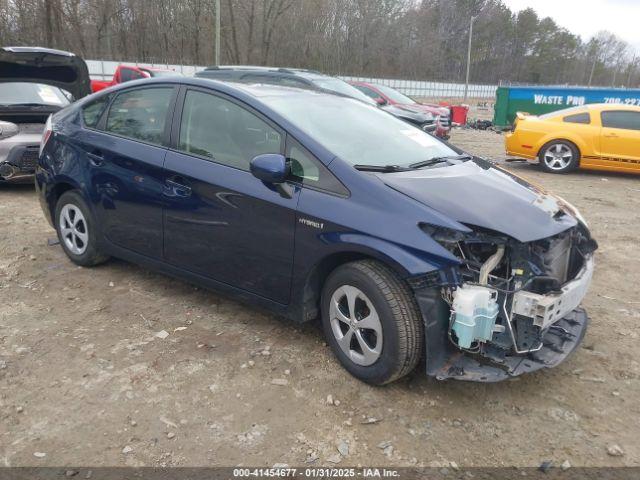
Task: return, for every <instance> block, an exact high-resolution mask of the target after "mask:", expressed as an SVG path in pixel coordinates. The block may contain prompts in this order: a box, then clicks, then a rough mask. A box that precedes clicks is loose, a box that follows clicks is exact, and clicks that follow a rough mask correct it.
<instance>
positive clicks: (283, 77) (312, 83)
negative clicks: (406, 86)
mask: <svg viewBox="0 0 640 480" xmlns="http://www.w3.org/2000/svg"><path fill="white" fill-rule="evenodd" d="M196 77H200V78H211V79H213V80H219V81H223V82H239V83H267V84H270V85H282V86H287V87H298V88H307V89H311V90H321V91H324V92H329V93H337V94H339V95H344V96H347V97H352V98H355V99H357V100H360V101H362V102H365V103H368V104H371V105H377V103H376V102H375V101H374V100H372V99H371V98H370V97H368V96H367V95H365V94H364V93H362V92H361V91H360V90H358V89H357V88H355V87H354V86H353V85H349V84H348V83H347V82H345V81H344V80H340V79H339V78H336V77H331V76H329V75H324V74H322V73H320V72H316V71H314V70H304V69H300V68H277V67H254V66H220V67H207V68H205V69H204V70H201V71H199V72H197V73H196ZM380 108H382V110H385V111H386V112H389V113H390V114H391V115H393V116H395V117H398V118H400V119H401V120H404V121H405V122H408V123H410V124H412V125H415V126H416V127H418V128H421V129H422V130H424V131H425V132H429V133H431V132H433V131H435V129H436V118H435V117H434V116H433V115H432V114H430V113H426V112H425V113H423V112H409V111H406V110H404V109H400V108H398V107H396V106H394V105H385V106H382V107H380Z"/></svg>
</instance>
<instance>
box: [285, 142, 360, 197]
mask: <svg viewBox="0 0 640 480" xmlns="http://www.w3.org/2000/svg"><path fill="white" fill-rule="evenodd" d="M286 156H287V160H288V161H289V162H290V165H291V177H292V178H291V180H293V181H295V182H300V183H302V184H303V185H306V186H309V187H313V188H317V189H320V190H326V191H328V192H332V193H336V194H338V195H348V194H349V192H348V191H347V189H346V188H345V187H344V186H343V185H342V183H340V182H339V181H338V180H337V179H336V177H334V176H333V174H332V173H331V172H330V171H329V170H328V169H327V168H326V167H325V166H324V165H323V164H322V163H321V162H320V161H318V160H316V159H315V157H313V156H312V155H311V154H310V153H309V152H307V150H306V149H304V148H303V147H302V146H301V145H300V144H298V143H297V142H296V141H295V140H292V139H289V140H288V141H287V155H286Z"/></svg>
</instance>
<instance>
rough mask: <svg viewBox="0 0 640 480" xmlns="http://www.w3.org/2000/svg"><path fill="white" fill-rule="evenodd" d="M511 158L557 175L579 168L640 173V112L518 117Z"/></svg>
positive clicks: (620, 109) (611, 107) (582, 110)
mask: <svg viewBox="0 0 640 480" xmlns="http://www.w3.org/2000/svg"><path fill="white" fill-rule="evenodd" d="M505 146H506V150H507V154H508V155H513V156H517V157H523V158H526V159H527V160H533V161H537V162H539V163H540V166H541V167H542V168H543V169H544V170H546V171H547V172H551V173H566V172H570V171H571V170H574V169H576V168H589V169H594V170H609V171H618V172H634V173H640V107H638V106H633V105H616V104H605V103H602V104H592V105H584V106H581V107H574V108H568V109H566V110H559V111H556V112H552V113H547V114H545V115H540V116H533V115H527V114H526V113H518V116H517V119H516V121H515V124H514V127H513V130H512V131H511V133H508V134H507V135H506V138H505Z"/></svg>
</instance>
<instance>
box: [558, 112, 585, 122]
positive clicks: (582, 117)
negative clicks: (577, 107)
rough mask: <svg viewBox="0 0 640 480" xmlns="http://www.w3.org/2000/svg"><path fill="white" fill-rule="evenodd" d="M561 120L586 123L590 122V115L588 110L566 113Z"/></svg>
mask: <svg viewBox="0 0 640 480" xmlns="http://www.w3.org/2000/svg"><path fill="white" fill-rule="evenodd" d="M562 121H563V122H565V123H584V124H586V125H588V124H590V123H591V116H590V115H589V112H584V113H576V114H575V115H567V116H566V117H564V118H563V119H562Z"/></svg>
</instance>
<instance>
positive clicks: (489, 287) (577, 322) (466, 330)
mask: <svg viewBox="0 0 640 480" xmlns="http://www.w3.org/2000/svg"><path fill="white" fill-rule="evenodd" d="M558 214H559V215H567V213H564V212H563V211H559V213H558ZM467 226H468V227H469V228H470V230H471V231H470V232H460V231H456V230H450V229H442V228H439V227H433V226H431V225H422V229H423V230H424V231H425V233H427V234H428V235H430V236H431V237H432V238H433V239H434V240H436V241H438V243H440V244H441V245H443V246H444V247H445V248H447V249H448V250H449V251H450V252H451V253H453V254H454V255H455V256H456V257H457V258H458V259H459V260H460V264H459V265H458V266H455V267H451V268H449V269H446V270H438V271H434V272H432V273H431V274H428V275H424V276H421V277H419V278H414V279H412V280H411V286H412V287H413V289H414V291H415V293H416V298H417V301H418V304H419V306H420V309H421V310H422V314H423V317H424V319H425V335H426V359H427V362H426V363H427V373H428V375H430V376H435V377H436V378H438V379H441V380H443V379H448V378H454V379H459V380H469V381H481V382H496V381H500V380H503V379H506V378H509V377H513V376H517V375H520V374H522V373H526V372H532V371H535V370H539V369H541V368H551V367H554V366H556V365H558V364H559V363H561V362H562V361H564V360H565V359H566V358H567V357H568V356H569V355H570V354H571V353H572V352H573V351H574V350H575V349H576V347H577V346H578V345H579V344H580V342H581V340H582V338H583V337H584V334H585V331H586V328H587V324H588V322H589V319H588V317H587V314H586V312H585V310H584V309H582V308H580V302H581V301H582V299H583V298H584V296H585V294H586V292H587V289H588V287H589V284H590V282H591V277H592V273H593V252H594V251H595V250H596V248H597V244H596V242H595V241H594V240H593V239H592V238H591V235H590V233H589V231H588V229H587V227H586V226H585V225H584V224H583V223H582V222H576V224H575V225H574V226H573V227H571V228H568V229H567V230H564V231H562V232H560V233H557V234H555V235H553V236H551V237H548V238H543V239H539V240H535V241H528V242H522V241H519V240H516V239H514V238H512V237H510V236H508V235H505V234H501V233H498V232H494V231H491V230H488V229H486V228H481V227H473V226H469V225H467Z"/></svg>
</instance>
